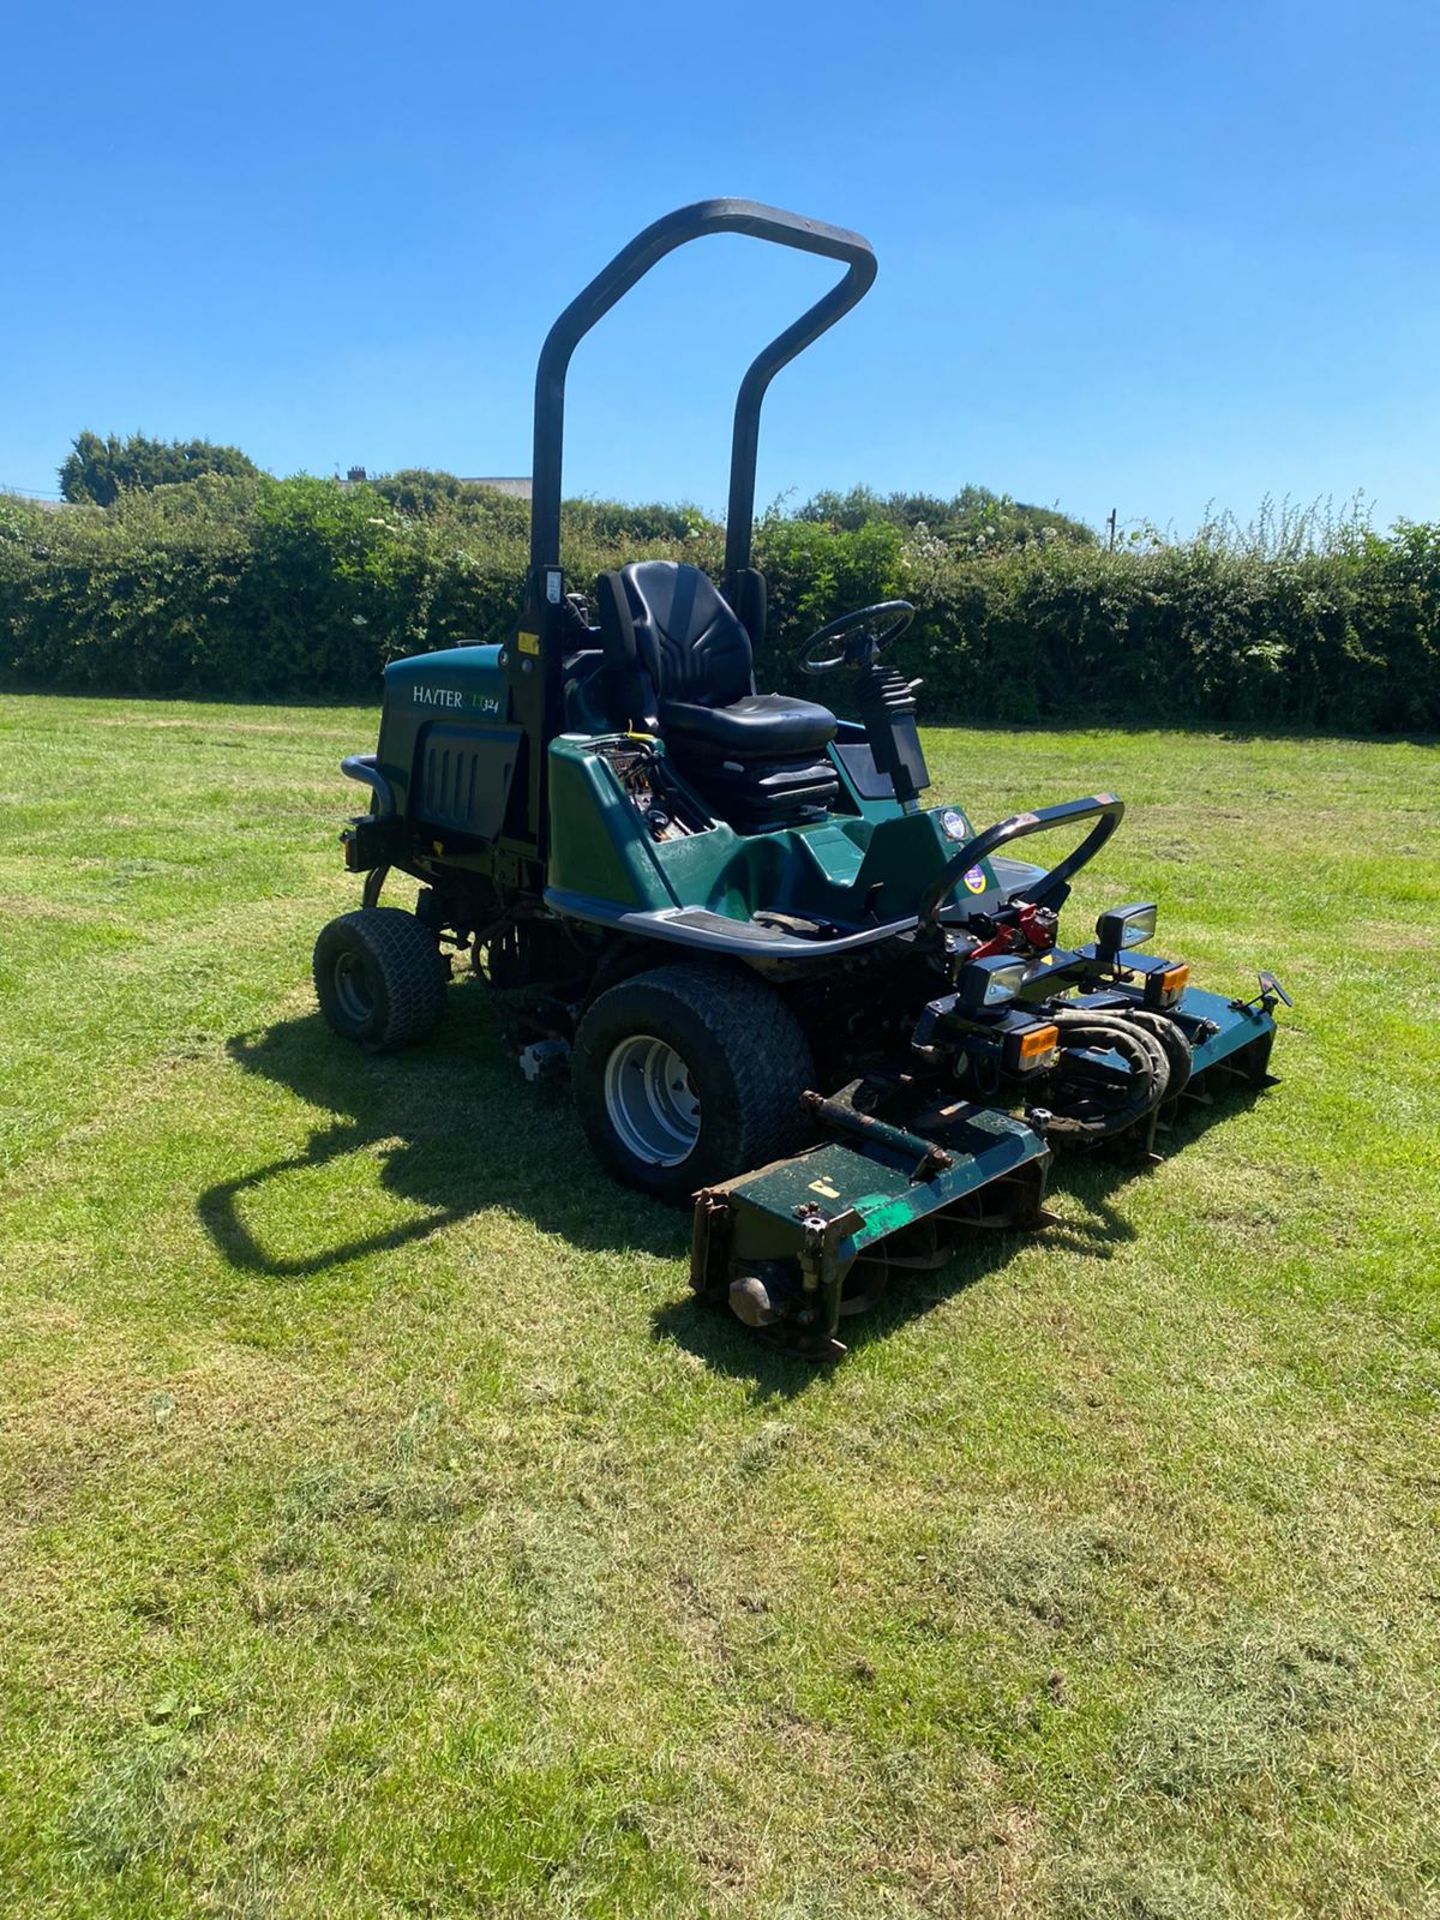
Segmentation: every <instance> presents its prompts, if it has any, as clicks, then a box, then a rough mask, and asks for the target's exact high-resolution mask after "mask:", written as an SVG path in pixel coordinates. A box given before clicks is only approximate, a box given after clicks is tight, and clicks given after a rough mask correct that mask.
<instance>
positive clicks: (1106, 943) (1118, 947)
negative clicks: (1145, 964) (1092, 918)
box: [1095, 901, 1155, 960]
mask: <svg viewBox="0 0 1440 1920" xmlns="http://www.w3.org/2000/svg"><path fill="white" fill-rule="evenodd" d="M1154 937H1155V907H1154V903H1153V902H1147V901H1141V902H1139V903H1138V904H1137V905H1135V906H1133V907H1112V908H1111V909H1110V911H1109V913H1102V914H1101V916H1100V918H1099V919H1098V920H1097V921H1096V922H1095V944H1096V946H1098V947H1099V949H1100V955H1101V958H1102V959H1105V960H1113V959H1114V958H1115V956H1116V954H1117V953H1120V952H1123V950H1124V949H1125V948H1126V947H1143V946H1144V944H1145V942H1146V941H1147V940H1151V939H1153V938H1154Z"/></svg>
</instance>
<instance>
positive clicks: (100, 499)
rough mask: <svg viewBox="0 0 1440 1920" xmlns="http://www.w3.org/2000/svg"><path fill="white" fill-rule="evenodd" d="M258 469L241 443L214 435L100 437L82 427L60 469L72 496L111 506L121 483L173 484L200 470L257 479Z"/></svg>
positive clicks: (74, 499)
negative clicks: (226, 443)
mask: <svg viewBox="0 0 1440 1920" xmlns="http://www.w3.org/2000/svg"><path fill="white" fill-rule="evenodd" d="M259 471H260V469H259V468H258V467H257V466H256V465H255V462H254V461H253V460H251V459H249V458H248V457H247V456H246V455H245V454H243V453H241V451H240V449H239V448H238V447H217V446H216V445H215V444H214V443H213V441H210V440H151V439H150V438H148V436H147V435H145V434H143V433H132V434H131V435H130V437H129V438H128V439H126V440H121V439H119V438H118V437H117V436H116V435H115V434H113V433H112V434H109V435H107V437H106V438H105V439H103V440H102V439H101V438H100V435H99V434H98V433H79V434H77V435H76V436H75V440H74V445H73V450H72V452H71V453H70V455H69V457H68V458H67V459H66V462H65V464H64V466H63V467H61V469H60V491H61V493H63V494H64V496H65V498H66V499H67V500H70V501H72V502H76V503H79V502H83V501H90V502H93V503H94V505H96V506H97V507H108V506H110V505H111V503H112V502H113V501H114V500H115V498H116V496H117V495H118V494H119V493H120V492H121V490H122V489H137V488H138V489H148V488H151V487H169V486H174V485H175V484H176V483H177V482H179V481H184V480H198V479H199V477H200V475H201V474H202V473H223V474H229V475H232V476H238V477H241V478H245V479H254V478H255V476H256V475H257V474H258V473H259Z"/></svg>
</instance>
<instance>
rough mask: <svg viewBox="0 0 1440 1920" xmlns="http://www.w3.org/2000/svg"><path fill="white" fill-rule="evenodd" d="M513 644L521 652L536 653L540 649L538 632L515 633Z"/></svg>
mask: <svg viewBox="0 0 1440 1920" xmlns="http://www.w3.org/2000/svg"><path fill="white" fill-rule="evenodd" d="M515 644H516V646H517V647H518V648H519V649H520V651H521V653H538V652H539V651H540V636H539V634H538V633H517V634H516V636H515Z"/></svg>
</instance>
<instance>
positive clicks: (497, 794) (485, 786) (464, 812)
mask: <svg viewBox="0 0 1440 1920" xmlns="http://www.w3.org/2000/svg"><path fill="white" fill-rule="evenodd" d="M519 745H520V730H519V728H517V727H448V726H432V727H430V728H429V729H427V731H426V734H425V736H424V738H423V740H422V742H421V746H420V768H419V772H420V778H419V782H418V794H417V804H416V806H415V808H414V813H415V816H416V817H417V818H418V819H419V820H420V821H422V822H423V823H424V824H425V825H426V826H429V827H439V828H442V829H444V830H445V831H448V832H450V833H465V834H471V835H473V836H474V837H476V838H477V839H481V840H493V839H494V838H495V836H496V834H498V833H499V831H500V829H501V826H502V824H503V822H504V818H505V803H506V800H507V799H508V797H509V793H510V782H511V779H512V777H513V775H514V772H515V761H516V757H517V755H518V752H519Z"/></svg>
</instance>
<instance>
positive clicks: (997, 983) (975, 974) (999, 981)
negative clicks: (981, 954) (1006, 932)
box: [959, 953, 1030, 1013]
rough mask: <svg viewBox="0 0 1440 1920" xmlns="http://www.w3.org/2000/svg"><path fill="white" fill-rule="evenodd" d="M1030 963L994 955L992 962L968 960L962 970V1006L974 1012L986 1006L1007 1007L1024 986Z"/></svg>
mask: <svg viewBox="0 0 1440 1920" xmlns="http://www.w3.org/2000/svg"><path fill="white" fill-rule="evenodd" d="M1029 965H1030V963H1029V961H1028V960H1017V959H1014V958H1012V957H1011V955H1009V954H1005V953H997V954H992V955H991V957H990V958H989V959H988V960H967V961H966V963H965V965H964V966H963V967H961V969H960V980H959V987H960V1004H961V1005H962V1006H963V1007H964V1008H965V1009H966V1010H967V1011H968V1012H970V1013H978V1012H980V1010H981V1008H982V1007H1003V1006H1004V1005H1006V1003H1007V1002H1008V1001H1011V1000H1013V999H1014V998H1015V996H1016V994H1017V993H1019V991H1020V989H1021V987H1022V986H1023V985H1024V981H1025V974H1026V972H1027V970H1028V968H1029Z"/></svg>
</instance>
